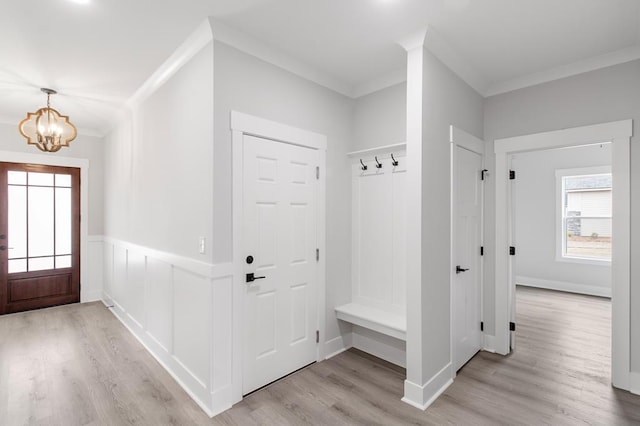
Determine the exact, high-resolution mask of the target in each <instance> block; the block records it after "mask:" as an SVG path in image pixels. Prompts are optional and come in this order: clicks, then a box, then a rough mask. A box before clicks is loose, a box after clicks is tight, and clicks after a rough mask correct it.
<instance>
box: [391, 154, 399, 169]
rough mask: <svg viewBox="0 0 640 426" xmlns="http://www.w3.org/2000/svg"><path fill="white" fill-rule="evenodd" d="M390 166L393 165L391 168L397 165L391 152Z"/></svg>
mask: <svg viewBox="0 0 640 426" xmlns="http://www.w3.org/2000/svg"><path fill="white" fill-rule="evenodd" d="M391 165H393V166H397V165H398V160H396V159H395V158H393V152H392V153H391Z"/></svg>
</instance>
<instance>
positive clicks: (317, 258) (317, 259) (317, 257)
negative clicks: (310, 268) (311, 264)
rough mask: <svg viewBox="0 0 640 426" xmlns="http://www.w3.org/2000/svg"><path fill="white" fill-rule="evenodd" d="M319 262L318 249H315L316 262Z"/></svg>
mask: <svg viewBox="0 0 640 426" xmlns="http://www.w3.org/2000/svg"><path fill="white" fill-rule="evenodd" d="M318 261H320V249H319V248H317V249H316V262H318Z"/></svg>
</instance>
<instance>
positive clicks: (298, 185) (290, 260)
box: [243, 135, 319, 395]
mask: <svg viewBox="0 0 640 426" xmlns="http://www.w3.org/2000/svg"><path fill="white" fill-rule="evenodd" d="M243 150H244V158H243V163H244V166H243V174H244V176H243V194H244V202H243V212H244V217H243V227H244V232H243V236H244V244H243V247H244V250H245V263H246V273H245V280H244V285H245V295H244V312H245V324H246V326H245V329H244V342H245V343H244V372H243V394H245V395H246V394H248V393H250V392H253V391H254V390H256V389H258V388H260V387H262V386H264V385H266V384H269V383H271V382H272V381H274V380H277V379H279V378H280V377H284V376H286V375H287V374H289V373H291V372H293V371H295V370H298V369H300V368H302V367H304V366H306V365H309V364H311V363H313V362H315V360H316V353H317V344H318V343H319V342H317V341H316V330H317V324H318V318H317V307H318V297H317V296H318V295H317V287H318V286H317V271H316V269H317V267H318V266H317V256H316V248H317V236H316V220H317V219H316V208H317V184H316V182H317V178H316V164H318V160H317V151H315V150H313V149H309V148H305V147H300V146H296V145H291V144H287V143H282V142H276V141H272V140H268V139H262V138H258V137H255V136H249V135H245V136H244V141H243Z"/></svg>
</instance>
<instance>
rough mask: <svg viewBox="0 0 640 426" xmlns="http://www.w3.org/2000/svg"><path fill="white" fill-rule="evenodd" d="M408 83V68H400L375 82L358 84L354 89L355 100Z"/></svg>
mask: <svg viewBox="0 0 640 426" xmlns="http://www.w3.org/2000/svg"><path fill="white" fill-rule="evenodd" d="M406 81H407V67H402V68H398V69H396V70H393V71H391V72H389V73H387V74H384V75H382V76H380V77H377V78H375V79H373V80H369V81H366V82H364V83H361V84H358V85H356V86H354V88H353V98H354V99H357V98H360V97H362V96H367V95H370V94H372V93H375V92H378V91H380V90H383V89H386V88H388V87H391V86H395V85H396V84H400V83H404V82H406Z"/></svg>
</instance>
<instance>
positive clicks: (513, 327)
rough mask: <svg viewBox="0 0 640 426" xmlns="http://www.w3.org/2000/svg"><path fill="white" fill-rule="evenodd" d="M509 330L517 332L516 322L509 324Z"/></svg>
mask: <svg viewBox="0 0 640 426" xmlns="http://www.w3.org/2000/svg"><path fill="white" fill-rule="evenodd" d="M509 330H510V331H516V323H515V322H510V323H509Z"/></svg>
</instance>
